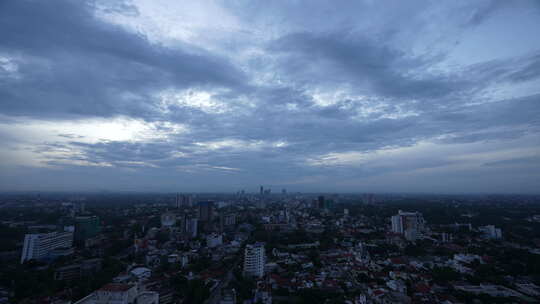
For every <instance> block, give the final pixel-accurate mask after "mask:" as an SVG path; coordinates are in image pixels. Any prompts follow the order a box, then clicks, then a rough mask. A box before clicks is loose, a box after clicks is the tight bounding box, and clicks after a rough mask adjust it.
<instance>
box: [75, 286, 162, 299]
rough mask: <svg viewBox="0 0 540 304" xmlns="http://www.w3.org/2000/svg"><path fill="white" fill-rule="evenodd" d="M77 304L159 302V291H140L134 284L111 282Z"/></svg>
mask: <svg viewBox="0 0 540 304" xmlns="http://www.w3.org/2000/svg"><path fill="white" fill-rule="evenodd" d="M75 304H159V293H157V292H153V291H139V290H138V288H137V286H136V285H132V284H121V283H110V284H107V285H105V286H103V287H101V288H100V289H98V290H96V291H94V292H93V293H91V294H90V295H88V296H86V297H84V298H82V299H80V300H79V301H77V302H75Z"/></svg>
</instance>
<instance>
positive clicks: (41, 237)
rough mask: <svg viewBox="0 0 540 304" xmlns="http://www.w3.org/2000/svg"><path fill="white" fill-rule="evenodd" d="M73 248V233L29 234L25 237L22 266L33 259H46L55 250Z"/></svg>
mask: <svg viewBox="0 0 540 304" xmlns="http://www.w3.org/2000/svg"><path fill="white" fill-rule="evenodd" d="M71 246H73V233H72V232H50V233H35V234H27V235H25V237H24V246H23V251H22V254H21V264H22V263H24V262H25V261H28V260H32V259H36V260H41V259H45V258H47V257H49V256H50V254H51V252H52V251H53V250H54V249H57V248H71Z"/></svg>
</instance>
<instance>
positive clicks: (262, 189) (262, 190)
mask: <svg viewBox="0 0 540 304" xmlns="http://www.w3.org/2000/svg"><path fill="white" fill-rule="evenodd" d="M260 194H261V195H263V194H264V187H263V186H261V189H260Z"/></svg>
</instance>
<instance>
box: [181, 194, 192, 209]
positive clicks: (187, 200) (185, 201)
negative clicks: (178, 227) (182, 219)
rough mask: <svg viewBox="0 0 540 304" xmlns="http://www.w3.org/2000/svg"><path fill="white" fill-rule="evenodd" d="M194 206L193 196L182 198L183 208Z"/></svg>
mask: <svg viewBox="0 0 540 304" xmlns="http://www.w3.org/2000/svg"><path fill="white" fill-rule="evenodd" d="M192 205H193V197H192V196H191V195H184V196H182V206H184V207H191V206H192Z"/></svg>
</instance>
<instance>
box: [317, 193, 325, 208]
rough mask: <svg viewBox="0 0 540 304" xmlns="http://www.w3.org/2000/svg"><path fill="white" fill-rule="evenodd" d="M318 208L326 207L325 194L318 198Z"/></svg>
mask: <svg viewBox="0 0 540 304" xmlns="http://www.w3.org/2000/svg"><path fill="white" fill-rule="evenodd" d="M317 208H318V209H324V196H323V195H320V196H319V197H318V198H317Z"/></svg>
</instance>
